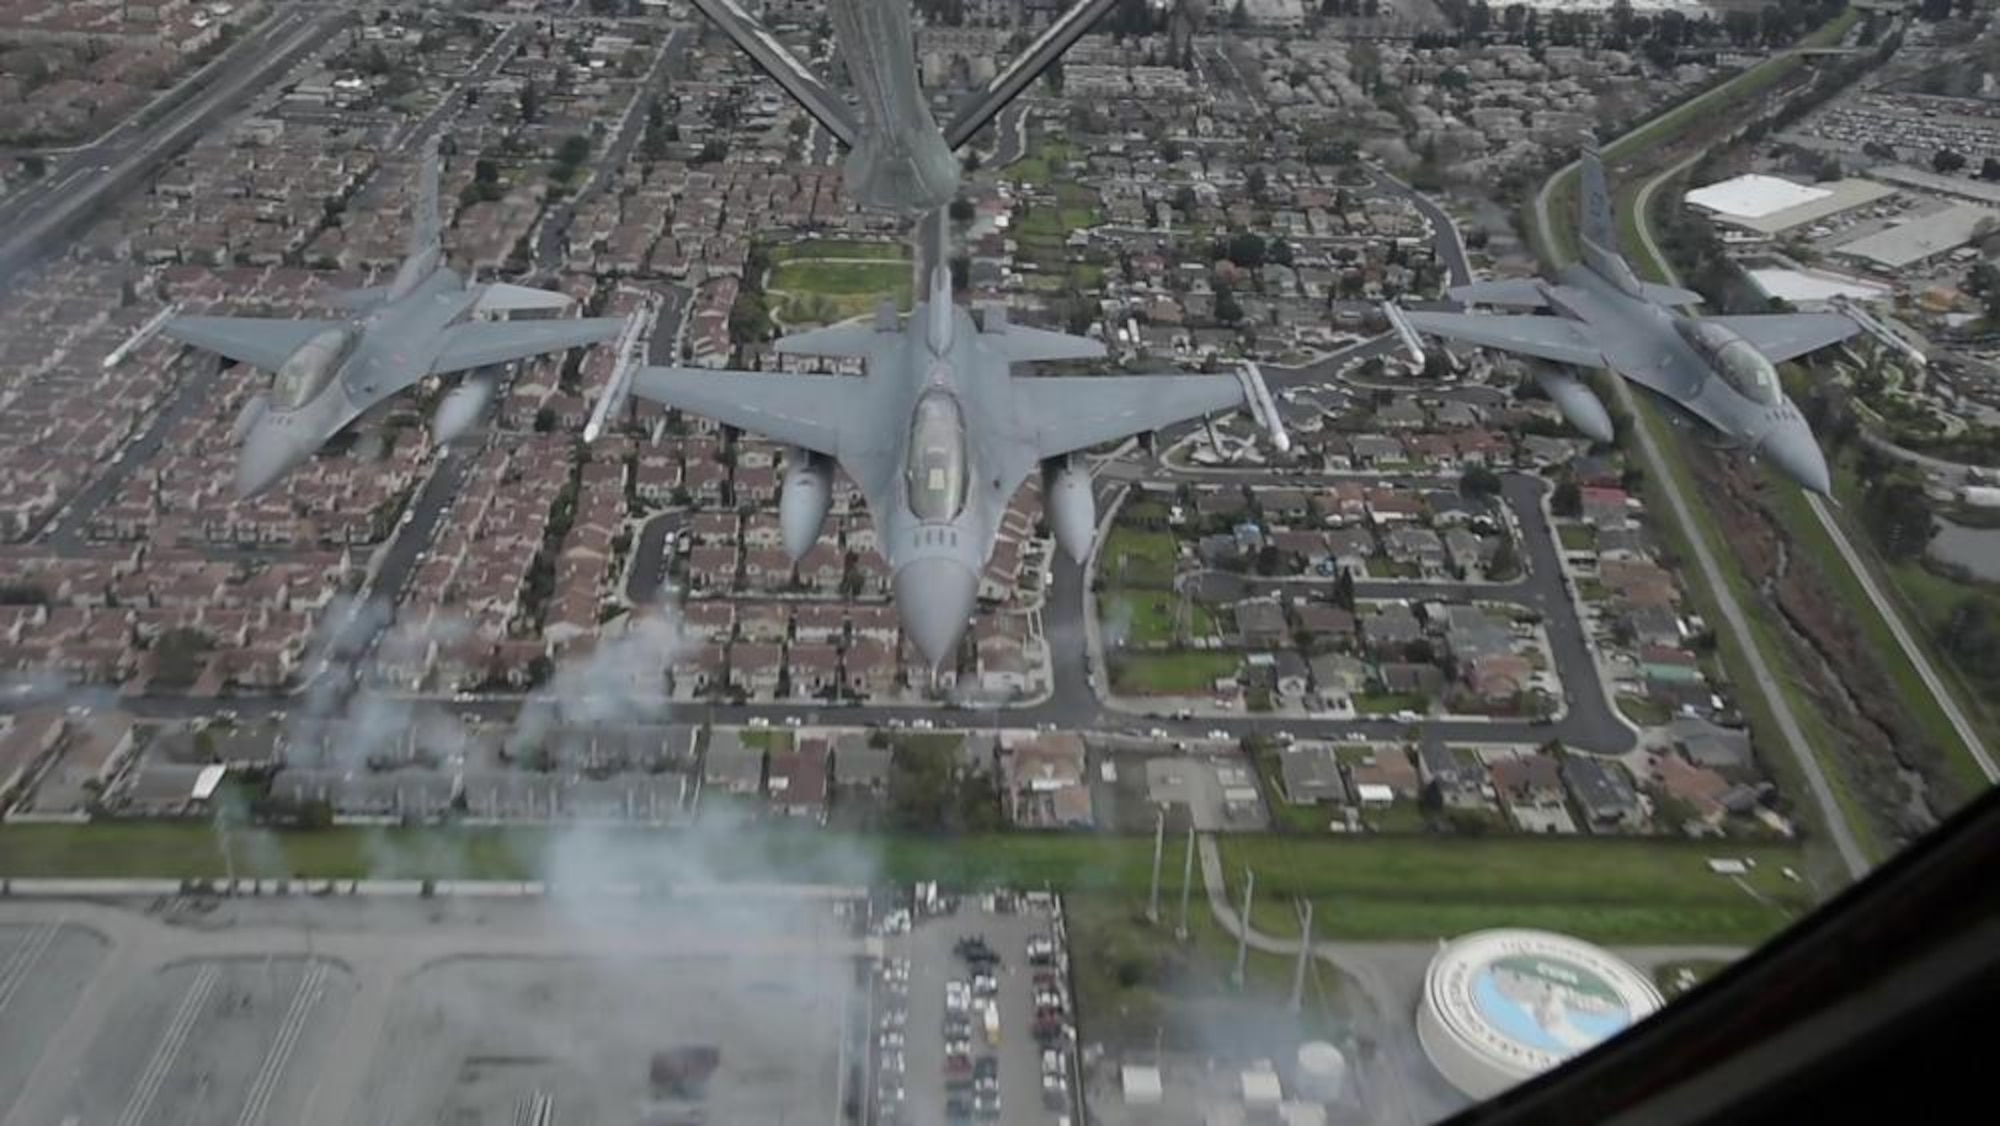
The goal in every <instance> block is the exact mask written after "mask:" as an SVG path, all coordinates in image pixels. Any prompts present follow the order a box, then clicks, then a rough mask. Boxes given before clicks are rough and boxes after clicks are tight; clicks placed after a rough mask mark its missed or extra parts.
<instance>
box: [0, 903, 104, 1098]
mask: <svg viewBox="0 0 2000 1126" xmlns="http://www.w3.org/2000/svg"><path fill="white" fill-rule="evenodd" d="M109 949H110V943H108V942H106V941H104V938H103V937H102V936H101V935H98V934H96V933H94V932H92V931H89V930H86V929H84V928H83V927H79V926H74V925H69V924H64V923H61V922H55V921H51V922H48V923H43V924H40V925H18V926H15V925H6V926H0V1116H4V1113H5V1111H6V1109H7V1107H8V1106H10V1105H12V1103H13V1102H14V1099H15V1097H16V1096H18V1095H19V1094H20V1093H21V1088H22V1086H23V1085H25V1084H26V1083H27V1081H28V1072H29V1071H30V1070H32V1069H33V1068H34V1066H35V1062H36V1061H37V1060H39V1059H40V1058H41V1055H42V1050H43V1049H44V1048H45V1047H46V1046H47V1044H48V1030H49V1029H51V1028H55V1027H57V1026H59V1025H61V1024H62V1022H64V1021H66V1020H68V1019H69V1015H70V1013H71V1011H72V1010H74V1009H75V1008H76V1000H77V996H78V995H79V994H81V993H82V992H83V989H84V987H85V986H86V985H88V984H89V983H90V981H91V979H92V978H93V977H95V976H96V975H97V971H98V968H99V967H101V966H102V965H103V964H104V956H105V954H106V952H107V951H109Z"/></svg>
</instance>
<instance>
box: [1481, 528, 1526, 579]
mask: <svg viewBox="0 0 2000 1126" xmlns="http://www.w3.org/2000/svg"><path fill="white" fill-rule="evenodd" d="M1520 573H1521V551H1520V549H1519V548H1517V547H1515V546H1514V537H1512V536H1502V537H1501V538H1500V546H1499V547H1496V548H1494V549H1493V559H1492V561H1491V562H1489V563H1487V564H1486V577H1487V578H1489V579H1492V580H1493V581H1495V582H1506V581H1507V580H1509V579H1512V578H1514V577H1515V576H1516V575H1519V574H1520Z"/></svg>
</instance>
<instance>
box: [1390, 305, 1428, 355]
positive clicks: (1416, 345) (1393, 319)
mask: <svg viewBox="0 0 2000 1126" xmlns="http://www.w3.org/2000/svg"><path fill="white" fill-rule="evenodd" d="M1382 315H1383V316H1384V317H1387V318H1388V319H1389V327H1390V328H1391V329H1394V330H1395V333H1396V336H1397V338H1398V339H1400V340H1402V342H1403V347H1404V349H1405V350H1407V351H1408V352H1409V353H1410V362H1411V363H1413V364H1415V365H1416V366H1418V367H1419V368H1421V367H1423V366H1424V365H1425V363H1426V362H1427V360H1428V357H1426V356H1425V355H1424V342H1423V341H1422V340H1421V339H1419V338H1418V337H1417V330H1416V329H1414V328H1412V327H1410V321H1409V318H1407V317H1405V316H1403V311H1402V310H1401V309H1399V308H1397V307H1396V303H1395V302H1393V301H1384V302H1382Z"/></svg>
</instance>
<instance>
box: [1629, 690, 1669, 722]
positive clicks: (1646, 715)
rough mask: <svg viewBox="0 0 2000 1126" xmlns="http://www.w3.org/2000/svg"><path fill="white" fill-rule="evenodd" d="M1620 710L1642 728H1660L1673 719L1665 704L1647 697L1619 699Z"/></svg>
mask: <svg viewBox="0 0 2000 1126" xmlns="http://www.w3.org/2000/svg"><path fill="white" fill-rule="evenodd" d="M1618 710H1619V712H1620V713H1622V714H1623V715H1624V716H1625V718H1626V719H1629V720H1631V721H1632V722H1633V723H1636V724H1638V725H1639V726H1641V727H1658V726H1660V725H1661V724H1663V723H1665V722H1667V721H1668V720H1670V719H1672V718H1673V713H1672V712H1671V711H1668V710H1667V706H1666V705H1665V704H1662V703H1660V702H1659V701H1658V700H1653V699H1649V698H1647V697H1645V696H1620V697H1618Z"/></svg>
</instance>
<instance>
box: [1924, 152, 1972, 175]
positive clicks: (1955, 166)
mask: <svg viewBox="0 0 2000 1126" xmlns="http://www.w3.org/2000/svg"><path fill="white" fill-rule="evenodd" d="M1963 167H1965V156H1964V155H1963V154H1962V153H1959V152H1958V151H1956V150H1954V149H1939V150H1938V151H1936V152H1935V153H1932V154H1931V169H1932V170H1933V171H1935V172H1937V173H1938V174H1939V175H1942V176H1949V175H1951V174H1952V173H1953V172H1956V171H1958V170H1959V169H1961V168H1963Z"/></svg>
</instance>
